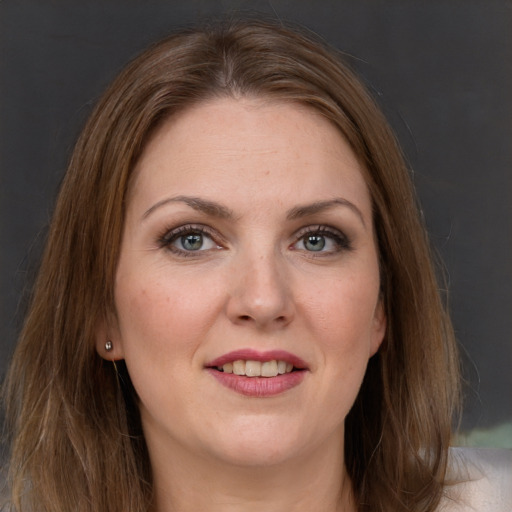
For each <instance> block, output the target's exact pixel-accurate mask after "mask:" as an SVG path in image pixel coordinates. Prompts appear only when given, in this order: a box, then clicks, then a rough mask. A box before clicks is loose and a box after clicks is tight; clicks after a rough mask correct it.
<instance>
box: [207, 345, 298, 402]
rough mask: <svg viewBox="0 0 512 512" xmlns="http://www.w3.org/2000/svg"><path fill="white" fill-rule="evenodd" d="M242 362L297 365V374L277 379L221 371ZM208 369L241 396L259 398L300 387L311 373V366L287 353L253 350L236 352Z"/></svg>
mask: <svg viewBox="0 0 512 512" xmlns="http://www.w3.org/2000/svg"><path fill="white" fill-rule="evenodd" d="M239 359H242V360H245V361H248V360H250V361H259V362H261V363H264V362H266V361H272V360H276V361H286V362H287V363H291V364H293V366H294V369H295V371H292V372H290V373H284V374H280V375H277V376H276V377H247V376H245V375H236V374H234V373H224V372H220V371H218V370H217V368H218V367H220V366H223V365H224V364H226V363H232V362H233V361H237V360H239ZM205 368H206V370H207V371H208V373H210V375H212V376H213V377H214V378H215V379H216V380H217V382H219V383H220V384H222V385H223V386H225V387H227V388H229V389H231V390H233V391H235V392H236V393H238V394H241V395H244V396H248V397H255V398H265V397H272V396H276V395H279V394H281V393H284V392H285V391H288V390H289V389H292V388H294V387H296V386H298V385H299V384H300V383H301V382H302V381H303V380H304V378H305V376H306V373H308V372H307V370H308V366H307V364H306V363H305V362H304V361H303V360H302V359H301V358H300V357H297V356H296V355H294V354H291V353H290V352H287V351H285V350H270V351H266V352H259V351H257V350H252V349H241V350H235V351H233V352H229V353H227V354H224V355H222V356H220V357H218V358H216V359H214V360H213V361H210V362H209V363H208V364H206V365H205Z"/></svg>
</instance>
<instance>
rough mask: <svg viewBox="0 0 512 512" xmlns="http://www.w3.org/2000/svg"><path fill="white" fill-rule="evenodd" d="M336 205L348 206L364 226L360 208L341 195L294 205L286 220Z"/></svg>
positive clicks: (319, 211) (322, 210)
mask: <svg viewBox="0 0 512 512" xmlns="http://www.w3.org/2000/svg"><path fill="white" fill-rule="evenodd" d="M336 206H346V207H348V208H350V209H351V210H352V211H353V212H354V213H355V214H356V215H357V216H358V217H359V219H360V220H361V222H362V223H363V226H364V227H365V228H366V223H365V221H364V217H363V214H362V213H361V210H360V209H359V208H358V207H357V206H356V205H355V204H354V203H351V202H350V201H348V200H347V199H343V198H342V197H337V198H335V199H330V200H328V201H317V202H315V203H311V204H307V205H304V206H296V207H295V208H292V209H291V210H290V211H289V212H288V214H287V216H286V218H287V219H288V220H295V219H300V218H302V217H308V216H310V215H314V214H316V213H321V212H324V211H326V210H330V209H331V208H334V207H336Z"/></svg>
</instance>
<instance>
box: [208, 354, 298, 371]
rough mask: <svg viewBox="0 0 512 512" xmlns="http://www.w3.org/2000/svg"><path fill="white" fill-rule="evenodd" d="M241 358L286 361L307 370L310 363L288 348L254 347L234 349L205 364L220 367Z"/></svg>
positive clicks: (243, 359) (244, 359)
mask: <svg viewBox="0 0 512 512" xmlns="http://www.w3.org/2000/svg"><path fill="white" fill-rule="evenodd" d="M239 360H242V361H260V362H261V363H265V362H267V361H285V362H287V363H291V364H293V366H294V367H295V368H297V369H300V370H306V369H307V368H308V365H307V363H306V362H305V361H303V360H302V359H301V358H300V357H298V356H296V355H294V354H291V353H290V352H287V351H286V350H267V351H265V352H260V351H258V350H253V349H239V350H233V351H232V352H228V353H227V354H223V355H222V356H220V357H217V358H216V359H214V360H213V361H210V362H208V363H207V364H206V365H205V366H206V367H219V366H223V365H225V364H227V363H232V362H233V361H239Z"/></svg>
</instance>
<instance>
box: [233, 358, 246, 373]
mask: <svg viewBox="0 0 512 512" xmlns="http://www.w3.org/2000/svg"><path fill="white" fill-rule="evenodd" d="M233 373H234V374H235V375H245V361H234V362H233Z"/></svg>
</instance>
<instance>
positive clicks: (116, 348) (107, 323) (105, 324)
mask: <svg viewBox="0 0 512 512" xmlns="http://www.w3.org/2000/svg"><path fill="white" fill-rule="evenodd" d="M108 342H110V343H108ZM95 344H96V352H98V354H99V355H100V357H102V358H103V359H106V360H107V361H117V360H118V359H124V352H123V344H122V340H121V335H120V333H119V328H118V325H117V320H116V319H115V318H111V319H109V320H107V319H103V320H101V321H100V322H99V323H98V327H97V328H96V343H95ZM110 347H111V348H110Z"/></svg>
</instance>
